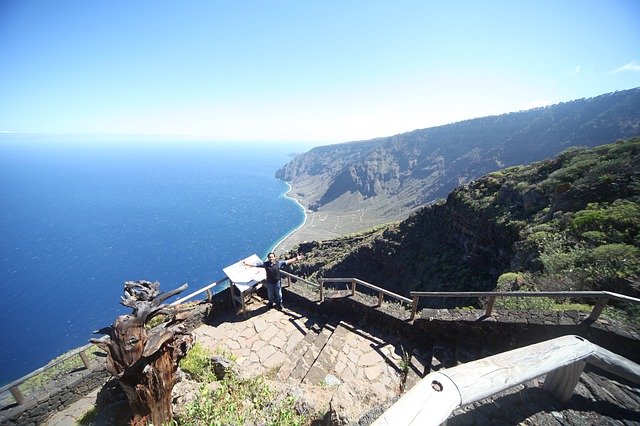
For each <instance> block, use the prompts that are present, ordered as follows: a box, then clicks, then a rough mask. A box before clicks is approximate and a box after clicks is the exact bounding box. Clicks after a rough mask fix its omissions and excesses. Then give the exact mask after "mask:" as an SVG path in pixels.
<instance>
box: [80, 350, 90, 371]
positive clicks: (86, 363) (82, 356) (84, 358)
mask: <svg viewBox="0 0 640 426" xmlns="http://www.w3.org/2000/svg"><path fill="white" fill-rule="evenodd" d="M78 355H80V359H81V360H82V363H83V364H84V368H86V369H87V370H91V363H90V362H89V358H88V357H87V354H86V353H84V351H82V352H80V353H78Z"/></svg>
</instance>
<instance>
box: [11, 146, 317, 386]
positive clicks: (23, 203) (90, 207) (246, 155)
mask: <svg viewBox="0 0 640 426" xmlns="http://www.w3.org/2000/svg"><path fill="white" fill-rule="evenodd" d="M7 140H9V141H10V142H7ZM293 150H294V147H292V146H291V145H278V144H257V143H255V144H233V145H232V146H228V145H224V146H223V145H221V144H204V143H200V144H197V143H192V144H189V143H179V142H175V143H166V142H165V143H157V144H152V143H150V142H140V143H134V144H124V143H122V142H121V141H120V142H118V143H109V141H99V142H95V141H94V142H93V143H82V142H81V141H75V142H70V143H65V142H62V143H25V141H23V140H18V141H14V142H11V139H10V138H7V137H4V138H3V139H1V140H0V170H1V172H0V286H1V287H0V288H1V289H2V296H1V297H0V327H1V330H2V340H3V344H2V346H1V347H0V384H6V383H8V382H10V381H12V380H15V379H17V378H19V377H21V376H23V375H24V374H27V373H29V372H31V371H33V370H35V369H36V368H39V367H41V366H43V365H45V364H46V363H47V362H48V361H49V360H51V359H53V358H55V357H56V356H58V355H60V354H63V353H64V352H66V351H69V350H71V349H73V348H76V347H79V346H82V345H84V344H86V343H87V342H88V340H89V339H90V338H91V337H98V336H94V335H93V334H92V331H93V330H97V329H99V328H102V327H104V326H107V325H109V324H112V323H113V321H114V320H115V318H116V317H117V316H118V315H122V314H125V313H129V312H130V309H129V308H126V307H124V306H122V305H120V304H119V301H120V296H121V295H122V291H123V286H124V282H125V281H129V280H141V279H144V280H150V281H159V282H160V290H161V291H170V290H172V289H174V288H176V287H179V286H180V285H182V284H184V283H187V284H188V285H189V287H188V288H187V290H185V291H184V292H183V293H182V294H180V295H179V296H178V297H181V296H185V295H187V294H189V293H190V292H192V291H195V290H197V289H199V288H201V287H203V286H205V285H207V284H209V283H211V282H214V281H216V280H218V279H220V278H223V277H224V273H223V272H222V268H224V267H226V266H228V265H230V264H232V263H234V262H237V261H238V260H240V259H241V258H244V257H246V256H248V255H251V254H253V253H255V254H257V255H258V256H260V257H261V258H264V257H265V256H266V254H267V253H268V252H269V251H270V250H271V249H273V247H275V245H276V244H277V243H278V242H279V241H280V240H281V239H282V238H283V237H285V236H286V235H288V234H289V233H290V232H292V231H293V230H295V229H296V228H297V227H298V226H300V225H301V224H302V223H303V221H304V212H303V210H302V208H301V207H300V206H299V205H298V204H297V203H296V202H295V201H294V200H292V199H290V198H288V197H286V196H285V195H284V194H285V192H286V191H287V190H288V186H287V184H286V183H285V182H282V181H279V180H277V179H276V178H275V177H274V173H275V171H276V170H277V169H278V168H279V167H281V166H282V165H284V164H285V163H286V162H287V161H288V159H289V158H288V157H287V155H288V154H291V153H293ZM298 152H301V151H298ZM278 254H281V253H278ZM170 300H173V299H170Z"/></svg>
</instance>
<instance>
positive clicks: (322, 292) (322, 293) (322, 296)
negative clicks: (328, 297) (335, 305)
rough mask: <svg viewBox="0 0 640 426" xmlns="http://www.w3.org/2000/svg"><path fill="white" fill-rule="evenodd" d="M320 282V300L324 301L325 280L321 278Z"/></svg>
mask: <svg viewBox="0 0 640 426" xmlns="http://www.w3.org/2000/svg"><path fill="white" fill-rule="evenodd" d="M318 282H319V283H320V302H324V280H323V279H322V278H321V279H319V280H318Z"/></svg>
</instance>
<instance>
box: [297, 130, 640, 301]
mask: <svg viewBox="0 0 640 426" xmlns="http://www.w3.org/2000/svg"><path fill="white" fill-rule="evenodd" d="M299 251H300V252H302V253H304V254H305V255H306V258H305V259H304V261H303V262H302V263H300V264H296V266H295V269H296V272H298V273H300V274H303V275H308V276H309V275H316V276H325V277H358V278H360V279H363V280H365V281H368V282H371V283H373V284H375V285H378V286H381V287H384V288H388V289H391V290H393V291H396V292H398V293H400V294H403V295H408V293H409V291H411V290H424V291H438V290H441V291H456V290H491V289H494V288H496V285H497V282H498V277H500V276H501V275H502V274H505V273H508V272H514V273H517V275H516V274H507V275H503V277H509V278H508V279H507V280H506V281H505V279H503V280H502V281H501V284H500V285H501V286H502V287H503V288H504V289H516V288H522V289H557V290H569V289H575V290H584V289H598V290H612V291H618V292H622V293H625V294H629V295H634V296H636V297H638V284H639V276H640V138H635V139H632V140H627V141H618V142H616V143H613V144H608V145H603V146H600V147H596V148H592V149H587V148H571V149H569V150H567V151H565V152H563V153H562V154H560V155H559V156H558V157H556V158H552V159H548V160H544V161H541V162H537V163H533V164H531V165H528V166H515V167H511V168H507V169H504V170H501V171H498V172H494V173H491V174H488V175H486V176H484V177H483V178H481V179H478V180H476V181H473V182H470V183H468V184H466V185H463V186H460V187H458V188H456V189H455V190H454V191H453V192H452V193H451V194H450V195H449V196H448V197H447V200H446V202H439V203H437V204H434V205H431V206H429V207H426V208H423V209H420V210H419V211H417V212H415V213H414V214H412V215H411V216H410V217H409V218H407V219H406V220H404V221H402V222H399V223H395V224H391V225H386V226H381V227H379V228H376V229H373V230H370V231H367V232H365V233H361V234H357V235H352V236H348V237H343V238H338V239H333V240H327V241H322V242H310V243H304V244H301V245H300V246H299Z"/></svg>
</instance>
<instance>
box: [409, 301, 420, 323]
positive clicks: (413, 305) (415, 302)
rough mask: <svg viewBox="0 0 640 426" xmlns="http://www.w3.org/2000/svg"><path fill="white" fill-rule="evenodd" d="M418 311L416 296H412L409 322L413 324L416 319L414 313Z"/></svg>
mask: <svg viewBox="0 0 640 426" xmlns="http://www.w3.org/2000/svg"><path fill="white" fill-rule="evenodd" d="M417 310H418V296H413V303H412V304H411V317H410V318H409V322H413V320H414V319H416V311H417Z"/></svg>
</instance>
